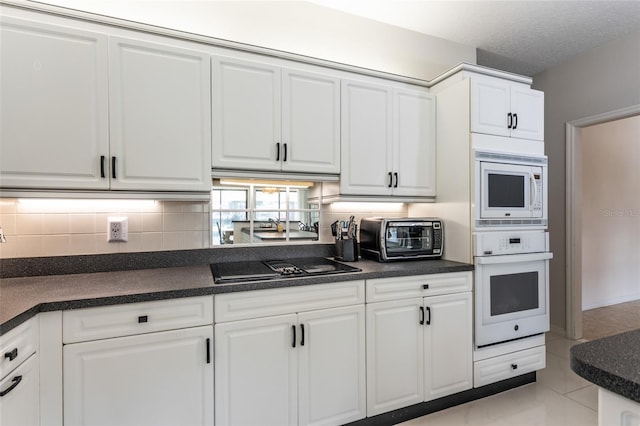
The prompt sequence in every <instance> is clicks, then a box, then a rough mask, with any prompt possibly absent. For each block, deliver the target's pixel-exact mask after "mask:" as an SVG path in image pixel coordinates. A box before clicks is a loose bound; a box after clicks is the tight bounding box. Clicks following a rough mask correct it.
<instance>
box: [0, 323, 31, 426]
mask: <svg viewBox="0 0 640 426" xmlns="http://www.w3.org/2000/svg"><path fill="white" fill-rule="evenodd" d="M37 348H38V319H37V317H34V318H31V319H30V320H28V321H26V322H25V323H23V324H21V325H19V326H18V327H16V328H14V329H12V330H11V331H9V332H8V333H6V334H4V335H2V336H0V357H2V358H0V425H11V426H21V425H25V426H27V425H28V426H33V425H39V424H40V374H39V367H40V364H39V360H38V350H37Z"/></svg>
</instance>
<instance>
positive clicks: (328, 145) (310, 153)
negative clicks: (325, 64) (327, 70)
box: [281, 69, 340, 174]
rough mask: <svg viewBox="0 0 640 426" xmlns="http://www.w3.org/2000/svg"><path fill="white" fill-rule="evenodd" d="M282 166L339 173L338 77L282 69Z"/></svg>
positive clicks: (300, 169) (283, 167)
mask: <svg viewBox="0 0 640 426" xmlns="http://www.w3.org/2000/svg"><path fill="white" fill-rule="evenodd" d="M282 96H283V98H282V143H283V144H286V147H284V146H283V153H282V158H281V160H282V170H285V171H295V172H305V173H335V174H338V173H340V80H338V79H337V78H333V77H330V76H327V75H321V74H312V73H308V72H303V71H294V70H287V69H285V70H283V72H282Z"/></svg>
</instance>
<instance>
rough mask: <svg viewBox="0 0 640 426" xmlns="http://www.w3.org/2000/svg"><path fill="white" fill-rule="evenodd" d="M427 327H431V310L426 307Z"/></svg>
mask: <svg viewBox="0 0 640 426" xmlns="http://www.w3.org/2000/svg"><path fill="white" fill-rule="evenodd" d="M427 325H431V308H430V307H428V306H427Z"/></svg>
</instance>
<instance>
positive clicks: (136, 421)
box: [63, 326, 213, 425]
mask: <svg viewBox="0 0 640 426" xmlns="http://www.w3.org/2000/svg"><path fill="white" fill-rule="evenodd" d="M212 339H213V327H212V326H206V327H198V328H189V329H182V330H175V331H165V332H160V333H150V334H144V335H138V336H128V337H121V338H115V339H105V340H96V341H92V342H85V343H74V344H70V345H65V346H64V349H63V371H64V378H63V385H64V424H65V425H116V424H117V425H159V424H172V425H178V424H184V425H187V424H188V425H213V404H212V401H213V364H212V359H211V357H210V355H211V346H210V345H211V341H212Z"/></svg>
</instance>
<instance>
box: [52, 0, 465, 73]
mask: <svg viewBox="0 0 640 426" xmlns="http://www.w3.org/2000/svg"><path fill="white" fill-rule="evenodd" d="M39 3H48V4H52V5H57V6H63V7H67V8H71V9H77V10H81V11H86V12H92V13H98V14H101V15H105V16H111V17H117V18H122V19H126V20H130V21H134V22H139V23H145V24H150V25H155V26H160V27H165V28H171V29H175V30H180V31H186V32H190V33H194V34H199V35H205V36H209V37H215V38H219V39H224V40H230V41H235V42H240V43H245V44H250V45H254V46H260V47H267V48H271V49H276V50H281V51H284V52H289V53H296V54H300V55H305V56H310V57H314V58H319V59H324V60H329V61H334V62H338V63H343V64H348V65H354V66H358V67H362V68H368V69H372V70H376V71H383V72H388V73H392V74H398V75H402V76H407V77H413V78H418V79H423V80H430V79H433V78H434V77H436V76H437V75H439V74H441V73H442V72H444V71H446V70H448V69H450V68H452V67H454V66H455V65H458V64H459V63H461V62H467V63H471V64H475V63H476V51H475V48H473V47H470V46H464V45H461V44H458V43H454V42H450V41H447V40H443V39H440V38H437V37H432V36H427V35H424V34H421V33H417V32H414V31H409V30H405V29H402V28H398V27H394V26H391V25H388V24H383V23H380V22H375V21H372V20H369V19H365V18H361V17H357V16H352V15H349V14H346V13H343V12H339V11H337V10H333V9H329V8H325V7H321V6H318V5H316V4H313V3H308V2H304V1H186V0H183V1H152V0H126V1H124V0H122V1H114V0H91V1H87V0H45V1H42V2H39Z"/></svg>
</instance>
